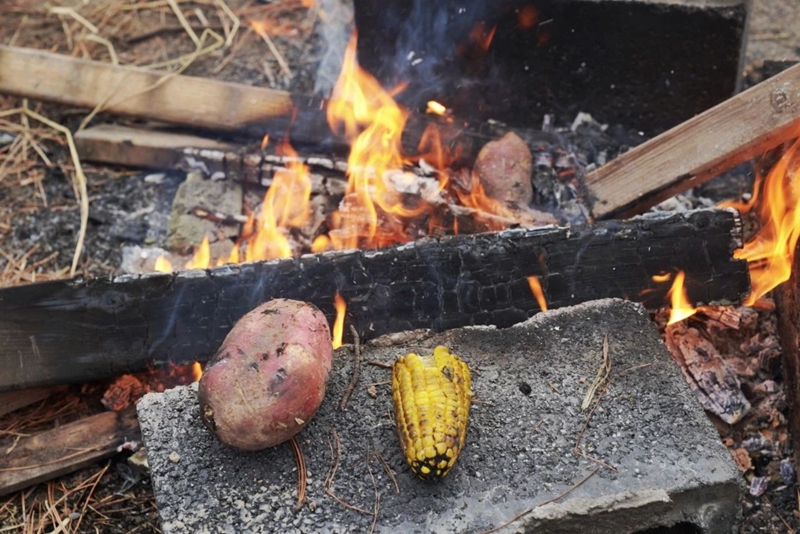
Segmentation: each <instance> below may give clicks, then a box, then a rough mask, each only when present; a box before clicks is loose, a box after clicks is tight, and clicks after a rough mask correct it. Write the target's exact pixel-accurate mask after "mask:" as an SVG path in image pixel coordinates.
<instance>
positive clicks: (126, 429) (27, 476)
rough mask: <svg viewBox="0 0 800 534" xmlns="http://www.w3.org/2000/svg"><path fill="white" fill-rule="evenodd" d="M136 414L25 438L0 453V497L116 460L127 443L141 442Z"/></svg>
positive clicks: (107, 416) (101, 417) (110, 415)
mask: <svg viewBox="0 0 800 534" xmlns="http://www.w3.org/2000/svg"><path fill="white" fill-rule="evenodd" d="M140 440H141V435H140V433H139V423H138V421H137V419H136V416H135V413H134V411H133V410H127V411H124V412H103V413H99V414H97V415H92V416H89V417H85V418H83V419H79V420H78V421H75V422H73V423H69V424H66V425H62V426H59V427H56V428H54V429H52V430H48V431H45V432H41V433H39V434H36V435H33V436H28V437H23V438H21V439H20V440H19V442H18V443H17V444H16V446H14V447H13V448H12V449H11V452H8V453H6V452H5V450H4V451H3V452H0V495H5V494H8V493H13V492H15V491H17V490H20V489H23V488H26V487H28V486H32V485H33V484H37V483H39V482H44V481H45V480H50V479H52V478H55V477H58V476H61V475H64V474H66V473H71V472H73V471H77V470H78V469H80V468H82V467H85V466H87V465H90V464H92V463H94V462H97V461H98V460H102V459H103V458H108V457H110V456H113V455H114V454H116V452H117V448H118V447H119V446H120V445H122V444H123V443H124V442H125V441H140Z"/></svg>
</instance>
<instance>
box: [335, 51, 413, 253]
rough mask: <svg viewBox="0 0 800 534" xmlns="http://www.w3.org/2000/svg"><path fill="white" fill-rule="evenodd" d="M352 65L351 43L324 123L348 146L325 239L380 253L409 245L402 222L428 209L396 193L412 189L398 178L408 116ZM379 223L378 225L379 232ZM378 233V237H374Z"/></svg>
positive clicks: (407, 179)
mask: <svg viewBox="0 0 800 534" xmlns="http://www.w3.org/2000/svg"><path fill="white" fill-rule="evenodd" d="M402 89H403V87H402V86H401V87H397V88H395V89H394V91H392V92H389V91H386V90H384V89H383V87H381V85H380V83H378V81H377V80H376V79H375V78H373V77H372V76H371V75H370V74H369V73H367V72H366V71H364V70H363V69H361V67H360V66H359V65H358V63H357V61H356V39H355V37H353V38H352V39H351V40H350V43H349V44H348V46H347V52H346V54H345V58H344V64H343V66H342V72H341V74H340V76H339V80H338V81H337V82H336V86H335V87H334V90H333V95H332V98H331V101H330V102H329V104H328V123H329V124H330V127H331V129H332V130H333V131H334V132H336V133H343V134H344V135H345V137H346V138H347V139H348V140H349V141H350V142H351V143H352V147H351V151H350V156H349V158H348V171H347V177H348V182H347V189H346V190H345V198H344V200H343V201H342V205H341V206H340V210H339V213H338V218H337V219H335V220H334V221H333V222H334V224H333V228H334V229H333V230H332V231H331V232H330V235H329V238H330V240H331V244H332V247H333V248H334V249H337V250H341V249H349V248H359V247H381V246H386V245H390V244H393V243H402V242H406V241H409V240H411V238H412V236H409V235H407V234H406V231H405V228H404V226H403V220H404V219H410V218H412V217H416V216H418V215H420V214H422V213H424V212H425V211H426V210H428V209H429V206H428V205H427V204H425V203H420V204H418V205H417V206H406V205H405V204H404V203H403V194H402V192H401V191H400V190H407V189H410V188H412V187H413V186H414V183H415V182H416V180H417V177H416V175H414V174H413V173H410V172H403V170H402V169H403V165H404V163H405V159H404V157H403V154H402V145H401V135H402V133H403V128H404V127H405V124H406V119H407V116H408V112H407V111H406V110H404V109H402V108H401V107H400V106H399V105H398V104H397V103H396V102H395V101H394V98H392V93H395V94H396V93H397V92H399V91H400V90H402ZM379 220H380V222H381V223H382V224H381V228H380V229H379ZM379 230H380V231H379Z"/></svg>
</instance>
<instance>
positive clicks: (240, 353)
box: [236, 347, 247, 356]
mask: <svg viewBox="0 0 800 534" xmlns="http://www.w3.org/2000/svg"><path fill="white" fill-rule="evenodd" d="M236 352H238V353H239V356H247V354H246V353H245V352H244V351H243V350H242V349H241V347H236Z"/></svg>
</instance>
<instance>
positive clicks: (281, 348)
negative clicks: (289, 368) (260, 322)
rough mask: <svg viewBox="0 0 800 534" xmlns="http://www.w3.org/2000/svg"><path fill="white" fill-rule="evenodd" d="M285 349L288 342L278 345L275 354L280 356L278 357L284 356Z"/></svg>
mask: <svg viewBox="0 0 800 534" xmlns="http://www.w3.org/2000/svg"><path fill="white" fill-rule="evenodd" d="M285 350H286V343H281V344H280V345H278V348H277V349H275V354H276V355H277V356H278V358H280V357H281V356H283V353H284V351H285Z"/></svg>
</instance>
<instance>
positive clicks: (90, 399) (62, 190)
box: [0, 0, 800, 533]
mask: <svg viewBox="0 0 800 534" xmlns="http://www.w3.org/2000/svg"><path fill="white" fill-rule="evenodd" d="M107 3H109V4H116V2H113V1H111V0H108V2H107ZM55 4H59V2H55ZM98 4H99V3H98ZM104 4H105V3H104ZM753 4H754V10H753V16H752V20H751V27H750V40H749V42H748V46H747V50H746V58H747V63H748V68H747V71H746V72H747V75H748V79H749V80H751V83H752V82H757V81H759V80H760V79H763V78H764V77H766V76H768V75H770V73H772V72H773V71H774V70H775V69H776V68H780V65H785V64H786V63H785V62H787V61H788V62H792V61H797V60H800V11H799V10H798V9H797V7H796V0H754V2H753ZM65 5H66V3H65ZM193 5H194V4H193ZM208 5H210V4H209V3H206V2H198V3H197V4H196V6H200V7H203V9H204V10H205V11H208V13H207V15H208V16H211V15H212V13H213V14H214V15H213V17H221V15H217V14H216V11H214V10H211V9H210V8H208V9H206V7H204V6H208ZM228 5H230V6H231V8H232V9H234V10H235V11H236V12H237V13H239V14H240V16H241V18H242V20H243V21H244V22H245V24H246V23H247V21H248V20H267V21H268V22H270V23H271V24H272V31H271V34H272V35H273V36H274V41H275V43H276V45H277V47H278V49H279V50H280V51H281V53H282V55H283V56H284V57H285V59H286V61H287V63H288V64H289V65H290V66H291V68H292V71H293V76H292V77H291V78H290V77H288V76H284V75H281V68H280V65H279V63H278V60H277V59H276V57H275V56H273V55H271V54H270V52H269V48H268V47H267V45H266V44H265V43H264V42H263V41H262V40H261V39H260V38H258V36H257V35H256V34H255V33H254V32H252V31H250V30H248V29H246V28H247V26H246V25H245V26H244V27H243V29H242V30H240V31H241V32H242V35H241V36H240V40H241V43H242V44H241V45H240V46H239V47H238V48H235V47H234V48H231V49H229V50H228V51H226V52H224V53H222V52H215V53H212V54H208V55H205V56H202V57H200V58H198V59H197V60H196V61H195V62H194V63H192V64H191V65H190V66H189V67H188V68H187V69H186V70H185V73H187V74H192V75H196V76H210V77H215V78H219V79H224V80H228V81H237V82H242V83H250V84H254V85H259V86H272V87H276V88H286V89H289V90H292V91H296V92H305V93H310V92H311V90H312V87H313V82H314V78H315V73H316V67H317V64H318V62H319V59H320V57H321V55H322V54H321V52H322V51H321V50H320V46H319V40H318V39H317V38H316V37H315V36H314V35H313V33H312V32H311V28H312V27H313V26H314V24H315V22H316V21H317V20H318V18H317V17H318V14H314V12H313V10H307V9H306V8H305V7H303V6H302V2H300V0H281V1H278V2H271V3H262V2H255V1H247V2H246V1H235V0H230V1H229V2H228ZM134 11H135V13H134V14H132V15H130V16H129V17H128V15H127V13H124V12H122V11H119V12H114V13H113V14H110V15H109V16H108V20H104V19H103V14H102V13H101V12H100V11H99V10H98V11H97V12H96V13H92V14H93V15H94V18H90V19H91V20H93V21H96V22H97V23H98V24H99V23H100V22H101V21H103V24H104V25H103V27H102V29H103V31H113V32H114V33H113V38H112V39H111V41H112V43H113V45H114V47H115V51H116V54H117V56H118V57H119V61H120V63H124V64H138V65H147V64H151V63H154V62H157V61H163V60H165V59H166V58H168V57H172V58H174V57H177V56H178V55H181V54H186V53H190V52H192V51H193V50H194V48H195V47H194V44H193V43H192V40H191V39H190V38H189V36H188V35H187V34H186V33H185V32H183V31H181V30H178V28H179V24H178V23H177V21H175V20H174V19H172V18H170V17H171V14H170V12H169V11H168V9H166V8H165V9H157V10H134ZM205 11H204V12H205ZM81 12H82V13H83V11H81ZM0 13H2V15H0V43H2V44H9V43H13V44H15V45H17V46H27V47H33V48H40V49H48V50H53V51H55V52H59V53H73V54H74V55H77V56H81V55H84V56H90V57H92V58H93V59H97V60H106V61H107V60H110V53H109V51H108V49H107V48H106V47H105V46H104V45H103V44H101V43H97V42H88V41H87V42H81V43H79V44H76V43H73V46H72V48H70V46H69V45H68V43H67V38H66V35H65V32H64V31H63V28H65V27H66V28H68V29H69V31H70V32H72V33H74V34H75V35H77V34H78V33H79V32H80V30H81V28H82V26H81V23H79V22H75V21H74V20H73V19H72V18H69V17H68V16H65V15H62V16H61V18H58V17H54V16H48V13H47V9H46V8H44V7H42V4H41V3H40V2H35V1H32V0H11V1H10V2H4V3H3V7H1V8H0ZM107 14H108V13H107ZM126 17H127V19H126ZM213 17H212V18H213ZM109 21H111V22H115V24H111V23H110V22H109ZM191 24H192V25H198V24H200V21H199V20H198V19H197V18H195V19H193V20H192V21H191ZM210 24H211V25H212V27H217V26H219V31H222V28H221V26H222V24H221V23H219V22H217V20H216V19H214V20H212V21H211V22H210ZM162 25H166V26H169V27H170V28H171V29H169V30H168V31H165V32H163V33H158V34H155V35H153V36H152V37H148V36H147V32H150V31H151V30H152V29H153V28H156V27H159V26H162ZM18 30H20V31H18ZM265 63H266V66H265ZM220 66H221V68H220ZM21 103H22V102H21V100H19V99H15V98H3V97H2V96H0V110H5V109H11V108H12V107H15V106H18V105H20V104H21ZM31 105H32V106H38V104H36V103H31ZM37 109H40V110H41V111H42V112H43V113H45V114H46V115H47V116H50V117H52V118H54V119H56V120H59V121H61V122H62V123H64V124H67V125H68V126H70V128H71V129H72V130H73V131H74V130H75V128H76V127H77V125H78V123H79V122H80V120H81V119H82V118H83V116H84V115H85V111H84V112H80V113H76V112H75V110H70V109H63V108H59V107H55V106H48V105H44V106H39V107H37ZM585 111H587V112H591V111H592V110H585ZM14 120H17V119H14ZM102 120H106V119H102ZM597 136H600V137H602V139H601V140H599V141H598V140H597V139H596V137H597ZM567 137H569V136H567ZM568 141H569V145H568V146H567V147H566V148H568V149H569V150H571V151H573V152H575V153H580V154H583V156H584V159H583V160H582V162H581V164H582V165H583V166H587V165H591V164H598V163H602V161H601V160H603V159H606V158H610V157H613V156H614V155H615V154H616V153H618V152H619V151H621V150H624V149H625V148H626V147H628V146H632V145H634V144H637V143H638V142H641V141H642V139H641V138H639V137H637V136H636V135H635V134H632V133H631V132H629V131H627V130H626V129H625V128H624V127H611V128H610V129H609V130H607V131H606V133H603V132H600V131H598V130H596V129H594V128H591V127H590V128H589V129H588V130H587V131H586V132H585V134H584V135H582V136H581V135H578V136H577V138H572V139H568ZM3 146H4V141H3V124H2V123H0V150H2V149H3ZM42 147H43V150H44V151H45V154H46V156H48V157H49V158H50V159H52V160H53V162H55V164H53V165H50V166H48V165H45V164H43V163H42V162H41V161H38V160H37V159H36V156H35V155H33V156H32V159H34V160H36V161H35V162H34V164H33V165H32V166H25V165H22V166H21V167H20V168H19V169H18V170H14V169H11V171H13V172H10V171H9V169H6V163H5V156H6V154H5V152H0V252H2V254H3V257H2V258H0V271H2V276H0V285H8V284H12V283H28V282H33V281H38V280H43V279H47V278H48V277H54V276H65V275H66V271H65V269H67V268H68V267H69V265H70V263H71V260H72V252H73V249H74V246H75V240H76V235H77V230H76V229H77V228H78V222H79V209H78V204H77V201H76V194H75V189H74V186H73V184H72V180H73V169H72V167H71V164H70V162H69V157H68V153H67V150H66V149H65V145H64V143H63V142H62V141H55V140H54V141H48V142H44V143H42ZM86 174H87V178H88V187H89V196H90V199H91V211H90V218H89V226H88V229H87V235H86V247H85V253H84V255H83V256H82V258H81V262H80V265H79V273H81V274H83V275H85V276H98V275H107V274H114V273H116V272H117V269H118V267H119V265H120V262H121V254H122V253H121V247H122V246H123V245H125V244H140V245H160V244H162V243H163V239H164V236H165V235H166V218H165V217H166V215H164V214H168V213H169V205H170V203H171V199H172V196H173V195H174V192H175V190H176V188H177V185H178V183H179V182H180V181H181V180H182V176H181V175H179V174H169V173H167V174H165V175H164V176H163V177H161V178H158V179H153V178H152V175H151V174H149V173H144V174H143V173H141V172H131V171H129V170H123V169H112V168H99V167H97V168H95V167H89V168H87V169H86ZM148 176H151V178H148ZM751 180H752V171H751V170H750V168H749V167H747V166H743V167H741V168H740V169H738V170H737V171H736V172H733V173H729V175H728V176H727V177H726V178H725V179H721V178H720V179H717V180H714V181H711V182H709V183H708V184H707V185H706V186H704V187H703V188H702V189H698V191H696V193H697V196H707V197H711V198H713V199H715V200H720V199H722V198H726V197H728V198H729V197H732V196H735V197H739V196H741V195H742V194H743V193H745V192H746V191H748V190H749V188H750V182H751ZM691 202H695V203H696V202H697V201H696V200H694V201H691ZM691 202H690V203H691ZM158 214H161V215H158ZM32 249H33V250H32ZM774 322H775V317H774V311H770V310H765V311H761V312H759V313H758V325H757V329H758V331H760V332H761V331H763V332H767V333H768V332H770V331H771V330H774ZM776 350H777V352H776V351H773V352H771V353H770V355H769V358H768V361H767V362H766V367H765V368H764V369H760V370H759V372H758V373H756V374H755V375H754V376H753V377H745V378H743V381H744V383H745V387H746V389H747V390H748V391H751V392H756V391H759V390H760V389H759V388H761V389H763V384H764V383H765V382H767V381H769V382H772V383H774V384H776V385H777V387H778V388H780V387H782V386H781V379H780V365H779V362H780V353H779V349H776ZM107 385H108V384H85V385H83V386H75V387H72V388H71V389H70V390H69V393H68V394H67V395H55V396H53V397H51V398H50V399H48V400H46V401H43V402H42V403H39V404H38V405H36V406H35V407H33V408H31V409H29V410H23V411H20V412H17V413H15V414H11V415H10V416H6V417H5V418H0V435H2V433H3V431H4V430H8V428H10V426H9V425H18V424H19V420H20V419H31V420H33V419H36V417H33V415H32V414H33V413H34V412H33V411H32V410H39V412H37V413H39V414H40V415H44V414H47V413H58V410H59V407H62V408H63V406H64V402H65V399H72V400H70V402H72V403H73V404H72V405H71V407H69V409H68V410H67V412H68V413H69V414H70V415H69V416H65V415H62V416H58V417H55V418H50V420H49V421H48V424H50V425H53V424H60V423H64V422H66V421H67V420H68V418H69V417H72V418H77V417H79V416H82V415H85V414H88V413H94V412H97V411H100V410H102V409H104V408H103V406H102V404H101V403H100V402H99V398H100V397H101V396H102V391H104V390H105V387H106V386H107ZM753 395H755V393H753ZM76 399H77V400H76ZM774 408H775V409H776V410H777V412H781V411H782V410H783V411H785V409H786V407H785V405H781V404H780V403H778V404H776V405H775V406H774ZM776 417H777V416H776ZM712 419H713V418H712ZM784 419H785V418H784ZM716 423H717V426H718V429H719V431H720V434H721V436H722V438H723V439H729V440H732V441H731V443H730V445H731V448H732V449H736V448H742V447H744V445H743V443H744V442H745V441H746V439H747V437H748V436H749V437H753V436H754V435H763V434H762V431H763V430H764V429H765V427H764V426H763V425H764V424H765V422H764V421H763V420H758V417H756V418H753V419H746V420H745V421H743V422H742V425H743V426H739V427H736V426H734V427H730V426H727V425H725V424H720V422H719V421H716ZM14 428H17V430H16V431H17V432H19V429H18V427H17V426H14ZM35 430H37V428H35V427H33V428H29V429H27V431H35ZM772 430H774V431H775V433H776V435H777V433H778V432H779V430H780V429H775V428H772ZM0 441H2V440H0ZM2 443H4V442H2ZM2 443H0V444H2ZM0 450H5V447H0ZM764 451H765V449H763V448H759V449H756V450H753V451H749V450H748V453H749V456H750V457H751V458H752V462H753V465H752V467H751V469H750V470H749V474H748V477H749V479H750V481H752V478H753V477H762V476H765V477H768V478H769V479H770V481H769V484H768V486H767V489H766V491H765V492H764V493H762V494H761V495H759V496H753V495H751V494H748V495H746V497H745V499H744V501H743V504H742V506H743V513H744V523H743V531H744V532H777V531H785V530H787V528H788V527H791V528H794V529H797V528H798V527H799V526H800V518H799V515H798V502H797V489H798V488H797V485H796V484H794V483H789V482H784V483H781V482H780V480H781V478H780V477H781V476H782V475H781V473H780V468H781V465H783V464H784V463H785V462H784V460H787V459H788V460H790V459H791V446H790V444H789V443H786V442H781V444H780V447H778V448H777V449H776V448H773V449H771V450H769V451H768V452H764ZM776 465H777V466H778V467H777V469H778V472H777V473H776ZM101 470H104V472H103V474H102V476H99V478H98V480H99V481H98V483H97V484H96V487H95V489H94V491H93V492H92V493H91V494H87V492H86V491H84V490H81V491H75V492H71V490H72V489H74V488H76V487H78V486H80V485H81V483H82V482H84V481H86V480H87V479H89V478H90V477H92V476H95V475H98V474H99V472H100V471H101ZM62 496H65V498H64V500H63V501H61V502H60V503H59V504H58V508H59V510H60V511H61V513H63V514H65V515H69V514H70V513H71V514H73V515H74V519H73V523H72V526H71V527H70V528H72V529H74V528H75V524H76V522H77V520H78V518H79V517H82V520H81V523H80V527H79V528H77V529H74V530H68V531H69V532H73V531H75V532H95V531H96V529H97V531H99V532H114V533H116V532H120V533H122V532H145V533H147V532H160V531H159V527H158V515H157V511H156V509H155V504H154V501H153V497H152V488H151V486H150V482H149V475H148V473H147V470H146V469H144V468H142V467H140V466H138V465H136V464H134V463H131V462H129V460H128V458H127V455H120V456H118V457H116V458H115V459H113V460H111V461H109V462H107V463H106V464H102V465H99V464H98V465H94V466H91V467H89V468H86V469H84V470H81V471H79V472H77V473H74V474H72V475H68V476H64V477H62V478H60V479H58V480H56V481H54V482H50V483H46V484H40V485H38V486H35V487H33V488H31V489H29V490H26V491H23V492H19V493H17V494H14V495H11V496H7V497H4V498H1V499H0V530H2V531H8V532H29V531H35V530H36V529H37V528H38V527H39V526H43V525H44V526H47V528H48V530H50V529H52V528H53V524H54V523H53V520H52V519H51V518H49V517H48V516H47V515H46V514H45V512H44V510H45V508H46V506H45V503H47V502H48V499H50V501H49V502H53V501H54V500H58V499H60V498H61V497H62ZM53 497H54V498H55V499H53ZM23 501H24V503H25V504H24V505H23ZM23 510H24V512H23ZM23 513H24V514H25V517H23ZM75 514H77V515H75Z"/></svg>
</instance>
